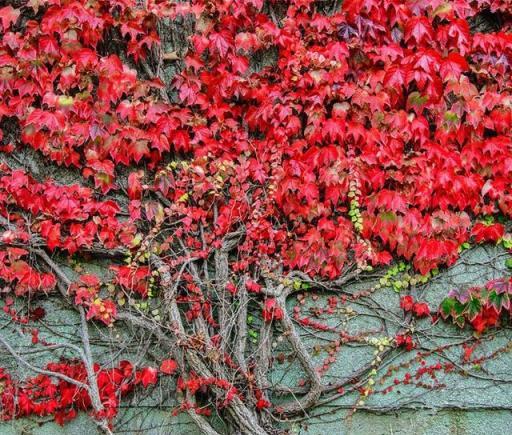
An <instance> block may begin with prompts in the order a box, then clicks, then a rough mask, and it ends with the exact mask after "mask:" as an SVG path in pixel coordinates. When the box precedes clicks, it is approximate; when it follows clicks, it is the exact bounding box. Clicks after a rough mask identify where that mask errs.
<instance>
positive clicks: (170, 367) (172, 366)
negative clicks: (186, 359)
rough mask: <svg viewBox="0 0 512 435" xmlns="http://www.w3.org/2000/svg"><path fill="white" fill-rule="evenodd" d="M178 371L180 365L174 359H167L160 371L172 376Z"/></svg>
mask: <svg viewBox="0 0 512 435" xmlns="http://www.w3.org/2000/svg"><path fill="white" fill-rule="evenodd" d="M177 369H178V363H177V362H176V361H174V360H173V359H166V360H164V361H162V364H161V365H160V371H161V372H162V373H164V374H166V375H172V374H173V373H174V372H175V371H176V370H177Z"/></svg>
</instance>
